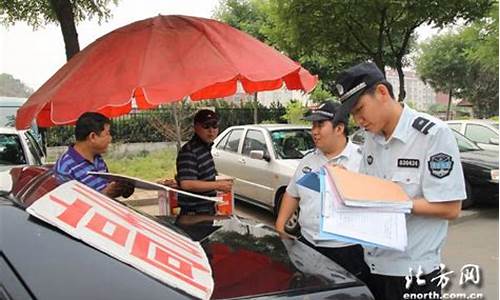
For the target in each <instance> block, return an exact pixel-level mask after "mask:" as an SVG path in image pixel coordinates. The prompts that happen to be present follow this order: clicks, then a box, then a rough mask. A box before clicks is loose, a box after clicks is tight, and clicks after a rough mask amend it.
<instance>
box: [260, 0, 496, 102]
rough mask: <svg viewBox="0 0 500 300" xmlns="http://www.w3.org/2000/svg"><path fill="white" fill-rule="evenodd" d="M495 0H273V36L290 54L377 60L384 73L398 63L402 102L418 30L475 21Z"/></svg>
mask: <svg viewBox="0 0 500 300" xmlns="http://www.w3.org/2000/svg"><path fill="white" fill-rule="evenodd" d="M492 2H493V1H491V0H479V1H476V0H464V1H448V0H436V1H419V0H406V1H393V0H378V1H365V0H352V1H336V0H331V1H326V0H314V1H310V0H276V1H269V11H270V13H269V14H270V16H271V18H272V25H273V26H272V27H270V28H268V32H267V34H268V36H270V37H272V39H273V41H275V42H278V43H279V44H280V46H282V47H283V49H286V50H287V51H290V52H295V53H300V54H302V55H320V56H323V57H325V58H327V59H328V60H329V61H337V60H340V61H352V60H357V61H358V62H359V61H360V60H372V61H373V62H375V63H376V64H377V66H379V68H380V69H381V70H382V71H384V69H385V66H391V67H394V68H396V69H397V71H398V75H399V82H400V92H399V100H403V99H404V97H405V91H404V74H403V67H404V66H405V64H407V63H408V61H407V60H406V59H405V57H406V55H407V54H408V53H409V51H410V50H411V48H412V41H414V39H415V29H416V28H417V27H419V26H420V25H422V24H426V23H427V24H430V23H433V24H435V25H436V26H438V27H443V26H445V25H447V24H450V23H453V22H455V21H456V20H457V19H458V18H462V19H464V20H467V21H470V20H475V19H477V18H479V17H482V16H483V15H484V14H485V13H486V12H487V10H488V9H489V7H490V6H491V5H492ZM339 70H340V69H337V70H335V72H338V71H339Z"/></svg>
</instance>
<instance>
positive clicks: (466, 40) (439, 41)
mask: <svg viewBox="0 0 500 300" xmlns="http://www.w3.org/2000/svg"><path fill="white" fill-rule="evenodd" d="M416 66H417V72H418V73H419V75H420V76H421V77H422V79H423V80H424V81H426V82H427V83H429V84H430V85H431V86H432V87H434V88H435V89H436V90H439V91H443V92H448V93H449V92H450V91H451V92H452V94H453V95H456V96H458V97H462V98H465V99H467V100H468V101H469V102H471V103H472V104H473V109H474V114H475V116H476V117H478V118H488V117H491V116H493V115H498V75H499V74H498V5H494V6H493V7H492V8H491V12H490V15H489V16H488V17H486V18H483V19H481V20H477V21H476V22H473V23H472V24H470V25H468V26H465V27H463V28H461V29H460V30H459V31H458V32H455V33H447V34H444V35H441V36H438V37H435V38H434V39H432V40H431V41H429V42H427V43H424V44H422V45H421V53H420V55H419V57H418V58H417V59H416Z"/></svg>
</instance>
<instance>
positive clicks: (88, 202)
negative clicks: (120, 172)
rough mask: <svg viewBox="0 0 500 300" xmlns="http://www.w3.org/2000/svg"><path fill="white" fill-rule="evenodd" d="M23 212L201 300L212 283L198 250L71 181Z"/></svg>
mask: <svg viewBox="0 0 500 300" xmlns="http://www.w3.org/2000/svg"><path fill="white" fill-rule="evenodd" d="M27 211H28V212H29V213H30V214H32V215H34V216H35V217H38V218H40V219H42V220H44V221H46V222H48V223H50V224H53V225H55V226H57V227H59V228H60V229H62V230H64V231H65V232H67V233H69V234H71V235H73V236H75V237H80V238H81V239H82V240H83V241H84V242H86V243H88V244H89V245H91V246H93V247H95V248H98V249H100V250H101V251H104V252H106V253H108V254H110V255H112V256H113V257H115V258H117V259H120V260H122V261H125V262H126V263H129V264H131V265H132V266H134V267H136V268H138V269H139V270H142V271H143V272H145V273H147V274H149V275H151V276H153V277H155V278H157V279H159V280H161V281H163V282H165V283H167V284H168V285H171V286H173V287H176V288H180V289H182V290H184V291H186V292H187V293H189V294H191V295H193V296H196V297H198V298H202V299H208V298H210V295H211V294H212V291H213V279H212V274H211V269H210V265H209V263H208V259H207V258H206V255H205V253H204V251H203V249H202V248H201V246H200V245H199V244H198V243H196V242H193V241H191V240H190V239H189V238H187V237H185V236H182V235H180V234H178V233H176V232H174V231H172V230H170V229H168V228H167V227H164V226H162V225H160V224H158V223H156V222H154V221H152V220H150V219H148V218H146V217H144V216H142V215H140V214H138V213H136V212H135V211H133V210H131V209H129V208H127V207H124V206H123V205H120V204H119V203H116V202H115V201H113V200H111V199H109V198H107V197H106V196H104V195H102V194H100V193H98V192H96V191H94V190H92V189H90V188H88V187H87V186H85V185H83V184H80V183H78V182H75V181H71V182H68V183H65V184H63V185H61V186H60V187H58V188H57V189H55V190H53V191H51V192H50V193H48V194H47V195H45V196H44V197H42V198H41V199H39V200H37V201H36V202H35V203H34V204H33V205H31V206H30V207H29V208H28V209H27Z"/></svg>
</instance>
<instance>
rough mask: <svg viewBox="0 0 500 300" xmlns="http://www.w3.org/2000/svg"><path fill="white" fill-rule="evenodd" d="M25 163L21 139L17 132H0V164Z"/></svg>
mask: <svg viewBox="0 0 500 300" xmlns="http://www.w3.org/2000/svg"><path fill="white" fill-rule="evenodd" d="M23 164H26V157H25V155H24V151H23V147H22V146H21V141H20V139H19V136H18V135H17V134H0V165H23Z"/></svg>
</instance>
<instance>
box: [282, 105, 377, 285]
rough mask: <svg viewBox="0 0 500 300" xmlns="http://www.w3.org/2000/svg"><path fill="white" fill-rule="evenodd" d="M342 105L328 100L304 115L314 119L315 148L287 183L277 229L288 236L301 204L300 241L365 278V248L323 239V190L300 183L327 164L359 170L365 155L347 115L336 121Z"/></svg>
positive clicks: (362, 278) (310, 119) (303, 159)
mask: <svg viewBox="0 0 500 300" xmlns="http://www.w3.org/2000/svg"><path fill="white" fill-rule="evenodd" d="M339 108H340V103H334V102H332V101H327V102H325V103H323V104H322V105H320V106H319V108H318V109H316V110H314V111H312V112H311V113H310V114H309V115H308V116H306V117H305V118H304V119H305V120H308V121H312V122H313V126H312V135H313V139H314V144H315V145H316V149H315V150H313V151H311V152H309V153H308V154H307V155H306V156H305V157H304V158H302V160H301V161H300V163H299V166H298V167H297V169H296V171H295V174H294V176H293V178H292V179H291V180H290V183H289V184H288V186H287V189H286V193H285V195H284V196H283V200H282V203H281V207H280V211H279V214H278V218H277V219H276V230H277V231H278V232H280V233H282V235H284V236H286V234H285V223H286V222H287V221H288V219H289V218H290V217H291V216H292V214H293V212H294V211H295V210H296V209H297V207H298V206H300V215H299V224H300V226H301V238H300V240H301V241H302V242H304V243H305V244H307V245H309V246H311V247H313V248H315V249H316V250H317V251H319V252H320V253H322V254H323V255H325V256H327V257H329V258H330V259H332V260H333V261H335V262H336V263H337V264H339V265H341V266H342V267H344V268H345V269H346V270H348V271H349V272H351V273H352V274H354V275H356V276H357V277H358V278H359V279H360V280H362V281H365V279H366V278H365V276H367V275H368V273H369V270H368V267H367V265H366V264H365V262H364V260H363V248H362V247H361V246H360V245H355V244H348V243H345V242H339V241H332V240H320V239H319V238H318V235H319V226H320V217H321V204H320V203H321V200H320V199H321V198H320V193H319V192H317V191H314V190H312V189H309V188H306V187H304V186H301V185H298V184H297V181H298V180H299V179H300V178H301V177H302V176H303V175H304V174H307V173H309V172H315V171H318V170H319V169H320V168H321V167H322V166H324V165H325V164H337V165H342V166H344V167H345V168H346V169H348V170H352V171H356V172H357V171H358V170H359V164H360V162H361V158H362V155H361V151H360V150H359V147H358V146H356V145H354V144H353V143H351V142H350V141H349V140H348V138H347V136H348V133H347V116H348V115H347V114H346V115H344V116H343V117H342V116H339V117H338V118H337V120H336V121H335V122H333V118H334V117H335V116H336V114H337V111H338V109H339Z"/></svg>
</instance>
